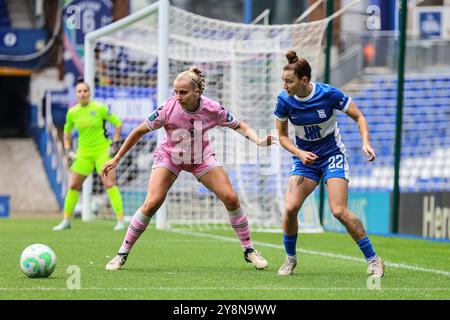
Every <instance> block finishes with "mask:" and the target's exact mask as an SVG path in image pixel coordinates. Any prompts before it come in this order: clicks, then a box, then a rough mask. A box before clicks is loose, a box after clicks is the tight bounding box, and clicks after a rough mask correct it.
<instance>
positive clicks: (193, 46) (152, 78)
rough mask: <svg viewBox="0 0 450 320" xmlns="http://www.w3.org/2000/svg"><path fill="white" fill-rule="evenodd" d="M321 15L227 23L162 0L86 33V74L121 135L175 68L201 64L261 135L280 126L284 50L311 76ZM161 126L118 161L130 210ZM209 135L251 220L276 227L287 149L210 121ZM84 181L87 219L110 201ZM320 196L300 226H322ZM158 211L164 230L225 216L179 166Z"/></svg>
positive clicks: (143, 185)
mask: <svg viewBox="0 0 450 320" xmlns="http://www.w3.org/2000/svg"><path fill="white" fill-rule="evenodd" d="M327 22H328V20H321V21H315V22H311V23H300V24H291V25H249V24H241V23H232V22H226V21H221V20H215V19H210V18H206V17H202V16H199V15H196V14H192V13H190V12H187V11H185V10H181V9H179V8H176V7H173V6H170V5H169V2H168V1H167V0H161V1H158V2H156V3H154V4H152V5H150V6H148V7H147V8H144V9H142V10H141V11H138V12H136V13H134V14H132V15H130V16H128V17H126V18H124V19H121V20H119V21H116V22H114V23H112V24H110V25H108V26H105V27H103V28H101V29H98V30H96V31H94V32H92V33H89V34H88V35H87V36H86V38H85V80H86V82H87V83H88V84H89V85H90V86H91V88H92V97H93V99H96V100H99V101H103V102H105V103H106V104H108V105H109V106H110V108H111V110H112V111H113V112H114V113H116V114H118V115H119V117H121V118H122V120H123V122H124V126H123V127H124V131H125V134H127V133H128V132H129V131H130V130H132V129H133V128H134V127H135V126H136V125H138V124H139V123H141V122H142V121H144V120H145V119H146V117H148V115H150V113H151V112H152V111H153V110H155V109H156V108H157V107H158V106H159V105H161V103H162V102H163V101H164V100H165V99H166V98H167V97H168V96H169V95H171V94H172V93H171V82H172V81H173V79H174V77H175V76H176V75H177V74H178V73H179V72H181V71H183V70H185V69H186V68H188V67H189V66H190V65H197V66H198V67H200V69H201V70H202V71H203V73H204V74H205V77H206V81H207V83H206V90H205V93H204V94H205V96H207V97H210V98H212V99H214V100H217V101H219V102H220V103H221V104H222V105H223V106H224V107H226V108H227V109H229V110H230V111H231V112H232V113H233V114H234V115H235V116H236V117H237V118H238V119H242V120H243V121H245V122H247V123H248V124H250V125H251V127H252V128H254V129H255V131H257V133H258V134H259V135H260V136H265V135H267V134H269V133H272V134H276V132H275V130H274V117H273V109H274V104H275V101H276V96H277V95H278V93H279V92H280V90H281V89H282V88H281V71H282V67H283V66H284V64H285V63H286V59H285V54H286V52H287V51H288V50H291V49H292V50H295V51H297V53H298V54H299V55H301V56H304V57H305V58H306V59H307V60H308V61H309V62H310V64H311V66H312V69H313V79H314V76H315V72H316V70H317V68H318V61H319V56H320V55H321V42H322V39H323V33H324V30H325V28H326V26H327ZM291 129H292V128H291ZM164 134H165V133H164V130H158V132H157V134H154V133H150V134H148V135H147V136H145V137H144V138H143V139H142V140H141V141H140V143H139V144H138V145H137V146H136V147H135V148H133V149H132V150H131V151H130V152H129V155H127V159H123V161H122V162H121V164H120V165H119V167H118V168H117V179H118V183H119V188H120V190H121V192H122V195H123V199H124V205H125V214H127V215H132V214H133V213H134V211H135V210H136V209H137V208H138V207H139V205H140V204H142V202H143V200H144V199H145V194H146V191H147V183H148V177H149V175H150V171H151V165H152V162H153V156H152V152H153V151H154V149H155V146H156V145H157V142H158V141H159V140H160V138H161V135H164ZM208 134H209V136H210V138H211V141H212V144H213V146H214V149H215V151H216V156H217V158H218V160H219V161H220V162H221V163H222V164H223V167H224V169H225V170H226V171H227V173H228V174H229V176H230V180H231V182H232V184H233V187H234V188H235V190H236V192H237V194H238V196H239V198H240V200H241V203H242V206H243V208H244V210H245V212H246V213H247V215H248V217H249V220H250V223H251V224H252V226H255V227H254V228H253V229H254V230H256V229H257V227H261V228H262V229H273V228H276V229H279V228H280V226H281V222H280V218H281V213H282V212H283V208H284V192H285V188H286V182H287V178H288V173H289V171H290V167H291V165H292V163H293V161H292V158H291V155H290V154H288V153H287V152H286V151H284V150H282V148H281V147H278V146H273V147H271V148H257V147H256V146H255V145H254V144H251V143H249V141H246V139H244V138H243V137H241V136H239V135H238V134H237V133H235V132H234V131H233V130H229V129H227V130H225V129H223V128H215V129H212V130H211V131H210V132H209V133H208ZM291 136H292V137H293V136H294V134H293V133H291ZM97 180H98V179H97ZM83 189H86V190H87V191H84V195H83V202H85V203H86V204H85V205H83V214H82V216H83V220H90V219H92V217H93V214H92V212H91V211H92V208H93V206H92V205H91V203H92V201H94V202H95V201H96V202H97V203H99V205H100V206H102V205H103V204H104V203H106V201H104V200H102V197H103V198H104V195H103V194H102V191H101V187H98V186H96V182H95V181H94V184H93V188H89V187H88V188H85V187H84V188H83ZM99 199H100V200H99ZM316 202H317V201H316V200H315V199H314V194H313V195H312V196H311V197H310V198H309V199H307V201H306V202H305V204H304V206H303V208H302V210H301V212H300V214H299V220H300V221H299V226H300V229H301V230H300V231H306V232H308V231H310V232H320V231H323V229H322V227H321V225H320V222H319V217H318V210H317V204H316ZM156 219H157V223H156V224H157V228H162V229H164V228H168V227H170V225H175V224H182V225H185V224H188V225H195V226H204V225H206V224H207V225H209V227H210V226H211V225H217V226H220V225H222V224H227V221H228V217H227V214H226V211H225V208H224V206H223V204H222V203H221V202H220V201H219V200H218V199H217V198H216V197H215V196H214V195H213V194H212V193H211V192H210V191H209V190H207V189H206V188H205V187H203V186H202V185H201V184H200V183H199V182H198V181H196V179H195V178H194V177H193V176H192V175H191V174H188V173H186V172H182V173H181V174H180V175H179V177H178V179H177V181H176V182H175V184H174V185H173V186H172V189H171V190H170V191H169V194H168V195H167V198H166V201H165V204H164V206H163V207H162V208H161V209H160V210H159V211H158V213H157V215H156Z"/></svg>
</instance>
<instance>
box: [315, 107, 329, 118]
mask: <svg viewBox="0 0 450 320" xmlns="http://www.w3.org/2000/svg"><path fill="white" fill-rule="evenodd" d="M317 113H318V114H319V118H320V119H323V118H326V117H327V114H326V113H325V110H323V109H320V110H317Z"/></svg>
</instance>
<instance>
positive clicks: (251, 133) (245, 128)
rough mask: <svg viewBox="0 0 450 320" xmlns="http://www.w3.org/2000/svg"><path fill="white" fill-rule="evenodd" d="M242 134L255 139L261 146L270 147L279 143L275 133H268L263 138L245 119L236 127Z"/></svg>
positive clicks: (251, 139)
mask: <svg viewBox="0 0 450 320" xmlns="http://www.w3.org/2000/svg"><path fill="white" fill-rule="evenodd" d="M234 130H236V131H237V132H238V133H239V134H240V135H242V136H244V137H246V138H247V139H249V140H250V141H253V142H254V143H256V144H257V145H258V146H260V147H268V146H270V145H272V144H278V139H277V137H275V136H273V135H270V134H269V135H268V136H267V137H265V138H264V139H261V138H260V137H259V136H258V135H257V134H256V132H255V130H253V129H252V128H251V127H250V126H249V125H248V124H247V123H245V122H244V121H239V124H238V126H237V127H236V128H234Z"/></svg>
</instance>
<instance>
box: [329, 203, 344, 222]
mask: <svg viewBox="0 0 450 320" xmlns="http://www.w3.org/2000/svg"><path fill="white" fill-rule="evenodd" d="M330 209H331V213H332V214H333V216H334V217H335V218H336V219H338V220H339V221H343V220H345V217H346V213H347V208H346V207H345V206H343V205H337V204H334V205H333V204H332V205H331V206H330Z"/></svg>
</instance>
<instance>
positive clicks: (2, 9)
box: [0, 0, 11, 28]
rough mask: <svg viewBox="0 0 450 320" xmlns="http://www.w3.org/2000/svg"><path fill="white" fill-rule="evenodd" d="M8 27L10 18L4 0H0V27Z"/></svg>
mask: <svg viewBox="0 0 450 320" xmlns="http://www.w3.org/2000/svg"><path fill="white" fill-rule="evenodd" d="M1 27H3V28H10V27H11V18H10V16H9V11H8V6H7V5H6V1H5V0H0V28H1Z"/></svg>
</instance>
